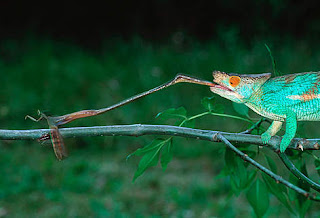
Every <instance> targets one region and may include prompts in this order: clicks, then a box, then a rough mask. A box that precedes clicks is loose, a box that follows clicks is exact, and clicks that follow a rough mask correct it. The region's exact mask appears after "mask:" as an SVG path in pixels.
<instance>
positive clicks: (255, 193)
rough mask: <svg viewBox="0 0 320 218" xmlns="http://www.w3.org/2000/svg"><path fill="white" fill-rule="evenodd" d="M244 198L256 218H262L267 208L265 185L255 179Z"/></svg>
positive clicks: (267, 195) (267, 198)
mask: <svg viewBox="0 0 320 218" xmlns="http://www.w3.org/2000/svg"><path fill="white" fill-rule="evenodd" d="M246 196H247V199H248V201H249V203H250V205H251V206H252V208H253V210H254V212H255V214H256V215H257V217H263V215H264V214H265V213H266V212H267V210H268V208H269V192H268V189H267V187H266V185H265V184H264V183H263V182H262V181H261V180H260V179H257V180H256V181H255V182H254V183H253V184H252V185H251V187H250V189H249V190H248V192H247V195H246Z"/></svg>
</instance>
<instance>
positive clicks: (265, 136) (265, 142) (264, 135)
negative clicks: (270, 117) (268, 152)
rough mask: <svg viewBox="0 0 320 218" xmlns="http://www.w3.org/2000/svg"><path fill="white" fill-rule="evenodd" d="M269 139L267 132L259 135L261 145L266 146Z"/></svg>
mask: <svg viewBox="0 0 320 218" xmlns="http://www.w3.org/2000/svg"><path fill="white" fill-rule="evenodd" d="M270 139H271V135H270V134H269V133H268V132H265V133H262V134H261V141H262V143H263V144H267V143H268V142H269V141H270Z"/></svg>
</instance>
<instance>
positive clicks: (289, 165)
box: [278, 153, 320, 192]
mask: <svg viewBox="0 0 320 218" xmlns="http://www.w3.org/2000/svg"><path fill="white" fill-rule="evenodd" d="M278 155H279V157H280V159H281V160H282V162H283V163H284V165H285V166H286V167H287V168H288V170H289V171H290V172H291V173H292V174H293V175H295V176H296V177H297V178H298V179H299V180H301V181H303V182H304V183H306V184H308V185H309V186H310V187H311V188H313V189H314V190H316V191H318V192H320V185H319V184H318V183H316V182H314V181H312V180H311V179H309V178H308V177H307V176H306V175H304V174H303V173H302V172H301V171H300V170H298V168H297V167H296V166H295V165H294V164H293V163H292V162H291V161H290V159H289V158H288V156H287V155H286V154H285V153H279V154H278Z"/></svg>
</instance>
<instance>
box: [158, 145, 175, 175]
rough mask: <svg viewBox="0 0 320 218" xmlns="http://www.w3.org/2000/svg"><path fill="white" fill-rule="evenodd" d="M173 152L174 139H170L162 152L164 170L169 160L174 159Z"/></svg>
mask: <svg viewBox="0 0 320 218" xmlns="http://www.w3.org/2000/svg"><path fill="white" fill-rule="evenodd" d="M172 157H173V152H172V140H170V141H168V143H166V145H165V146H163V148H162V152H161V161H160V163H161V166H162V169H163V171H165V170H166V169H167V166H168V164H169V162H170V161H171V160H172Z"/></svg>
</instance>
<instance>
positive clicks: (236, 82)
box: [229, 76, 241, 87]
mask: <svg viewBox="0 0 320 218" xmlns="http://www.w3.org/2000/svg"><path fill="white" fill-rule="evenodd" d="M240 81H241V79H240V77H238V76H231V77H230V79H229V83H230V85H231V86H232V87H236V86H237V85H239V83H240Z"/></svg>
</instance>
